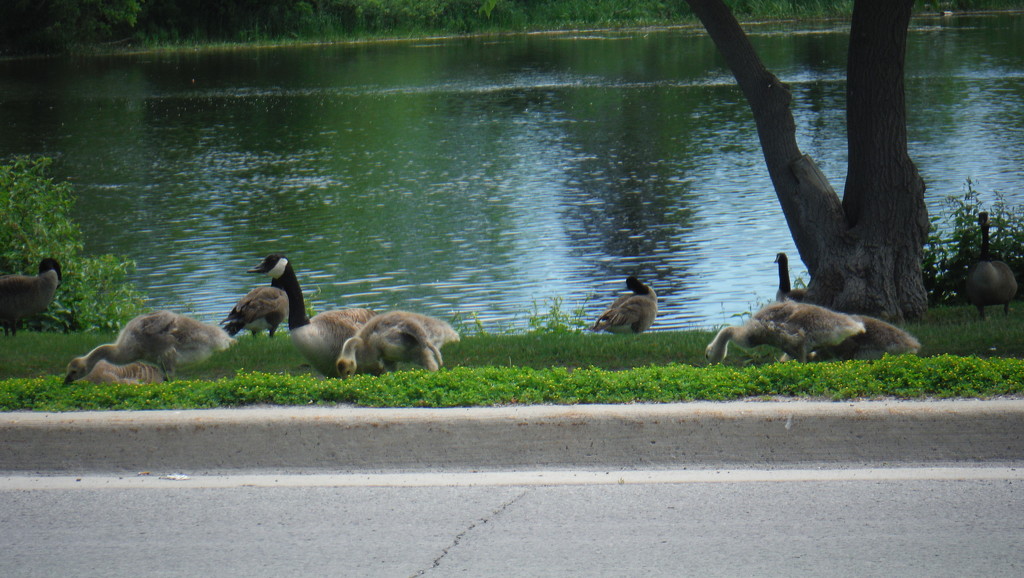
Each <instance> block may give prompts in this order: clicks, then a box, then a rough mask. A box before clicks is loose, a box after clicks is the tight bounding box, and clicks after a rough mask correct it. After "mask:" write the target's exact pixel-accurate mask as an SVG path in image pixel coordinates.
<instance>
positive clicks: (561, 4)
mask: <svg viewBox="0 0 1024 578" xmlns="http://www.w3.org/2000/svg"><path fill="white" fill-rule="evenodd" d="M726 4H727V5H729V6H730V7H731V8H732V10H733V12H734V13H735V15H736V16H737V18H739V19H741V20H772V19H809V18H824V17H841V16H848V15H849V14H850V13H851V11H852V6H853V1H852V0H805V1H802V2H794V1H792V0H726ZM196 6H197V5H196V3H195V2H194V0H162V1H160V2H136V1H134V0H61V1H60V2H44V3H33V2H7V3H3V2H0V54H2V53H42V52H59V51H87V50H97V49H99V50H110V49H115V50H117V49H124V48H138V47H147V48H152V47H155V46H164V47H166V46H186V45H187V46H194V45H197V44H201V45H218V44H224V43H243V44H252V43H260V44H264V43H296V42H300V43H301V42H331V41H344V40H354V39H366V38H381V37H391V38H394V37H414V36H424V35H434V34H474V33H490V32H526V31H537V30H567V29H576V28H591V29H592V28H604V27H620V28H622V27H633V28H635V27H640V26H657V25H669V24H680V23H694V22H696V19H695V18H694V17H693V15H692V12H691V11H690V8H689V6H688V5H687V4H686V3H685V2H663V1H661V0H633V1H631V2H621V1H620V0H541V1H529V2H527V1H524V0H432V1H429V2H424V1H422V0H318V1H312V0H299V1H296V0H215V1H212V2H209V3H207V4H204V5H203V9H197V8H196ZM1021 8H1024V1H1022V0H934V1H923V0H919V1H918V2H917V3H916V5H915V10H916V11H917V12H919V13H938V12H940V11H944V10H955V11H976V10H996V9H1021Z"/></svg>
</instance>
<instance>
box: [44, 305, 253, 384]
mask: <svg viewBox="0 0 1024 578" xmlns="http://www.w3.org/2000/svg"><path fill="white" fill-rule="evenodd" d="M234 343H235V340H234V339H232V338H231V337H230V336H228V334H227V333H225V332H224V330H223V329H221V328H220V327H217V326H216V325H210V324H207V323H202V322H200V321H196V320H195V319H192V318H190V317H186V316H184V315H179V314H178V313H174V312H171V311H155V312H153V313H147V314H145V315H139V316H138V317H136V318H135V319H132V320H131V321H129V322H128V324H127V325H125V326H124V328H123V329H122V330H121V333H120V334H119V335H118V336H117V341H116V342H114V343H107V344H105V345H100V346H99V347H97V348H95V349H93V350H92V351H90V352H89V353H88V354H86V355H83V356H82V357H76V358H75V359H72V360H71V363H69V364H68V368H67V376H66V377H65V378H64V383H71V382H73V381H75V380H78V379H81V378H83V377H85V376H86V375H89V373H90V372H91V371H92V370H93V368H94V367H96V364H97V363H99V362H100V360H107V361H109V362H111V363H115V364H125V363H131V362H133V361H148V362H150V363H153V364H156V365H157V366H159V367H160V369H162V370H163V373H164V375H165V376H166V377H167V379H174V371H175V369H176V368H177V366H178V365H186V364H189V363H197V362H200V361H203V360H204V359H206V358H208V357H210V355H212V354H213V353H214V352H215V351H223V350H225V349H227V348H228V347H231V346H232V345H233V344H234Z"/></svg>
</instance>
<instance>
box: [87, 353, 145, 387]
mask: <svg viewBox="0 0 1024 578" xmlns="http://www.w3.org/2000/svg"><path fill="white" fill-rule="evenodd" d="M164 380H165V378H164V375H163V374H162V373H160V369H159V368H158V367H156V366H153V365H149V364H148V363H142V362H140V361H136V362H134V363H129V364H128V365H114V364H113V363H110V362H109V361H107V360H106V359H101V360H99V361H98V362H97V363H96V365H95V366H93V368H92V371H90V372H89V373H88V375H85V376H83V377H82V378H81V379H80V380H79V381H85V382H88V383H96V384H102V383H126V384H139V383H158V382H161V381H164Z"/></svg>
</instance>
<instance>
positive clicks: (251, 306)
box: [220, 279, 288, 337]
mask: <svg viewBox="0 0 1024 578" xmlns="http://www.w3.org/2000/svg"><path fill="white" fill-rule="evenodd" d="M279 285H280V281H278V280H277V279H273V280H271V282H270V287H266V286H264V287H256V288H255V289H253V290H252V291H249V292H248V293H246V294H245V296H244V297H242V298H241V299H239V300H238V303H236V304H235V306H234V307H233V308H232V309H231V312H230V313H228V316H227V317H225V318H224V321H221V322H220V324H221V325H222V326H223V327H224V330H225V331H227V332H228V335H230V336H232V337H234V336H235V334H236V333H238V332H239V331H241V330H243V329H248V330H249V331H251V332H252V334H253V335H256V334H258V333H260V332H262V331H263V330H264V329H266V330H268V331H269V335H270V337H273V336H274V332H275V331H277V326H278V325H280V324H281V322H282V321H284V318H285V317H287V316H288V294H287V293H285V292H284V289H282V288H281V287H280V286H279Z"/></svg>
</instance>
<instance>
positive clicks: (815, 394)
mask: <svg viewBox="0 0 1024 578" xmlns="http://www.w3.org/2000/svg"><path fill="white" fill-rule="evenodd" d="M1021 394H1024V360H1019V359H980V358H977V357H957V356H951V355H942V356H937V357H930V358H922V357H916V356H896V357H892V356H887V357H884V358H882V359H880V360H877V361H850V362H844V363H776V364H770V365H765V366H756V367H746V368H735V367H729V366H722V365H715V366H711V367H694V366H690V365H678V364H670V365H666V366H649V367H639V368H635V369H631V370H627V371H619V372H610V371H605V370H601V369H596V368H585V369H577V370H568V369H565V368H557V367H556V368H547V369H531V368H523V367H481V368H468V367H457V368H453V369H450V370H442V371H439V372H435V373H431V372H427V371H423V370H416V371H399V372H394V373H388V374H385V375H382V376H380V377H373V376H355V377H353V378H350V379H347V380H337V379H319V378H316V377H313V376H310V375H299V376H290V375H280V374H271V373H257V372H243V373H239V374H238V375H236V376H235V377H230V378H224V379H219V380H216V381H186V380H181V381H174V382H164V383H156V384H145V385H121V384H104V385H92V384H87V383H76V384H74V385H71V386H66V385H64V384H63V382H62V381H61V379H60V377H59V376H52V377H43V378H33V379H9V380H6V381H0V411H17V410H36V411H73V410H107V409H185V408H212V407H238V406H247V405H263V404H271V405H323V404H338V403H354V404H358V405H363V406H371V407H467V406H494V405H507V404H581V403H582V404H595V403H636V402H654V403H668V402H679V401H694V400H710V401H729V400H738V399H744V398H751V397H755V398H765V397H775V396H784V397H803V398H815V399H832V400H840V399H862V398H882V397H884V398H899V399H921V398H959V397H983V398H984V397H996V396H1004V395H1021Z"/></svg>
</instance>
